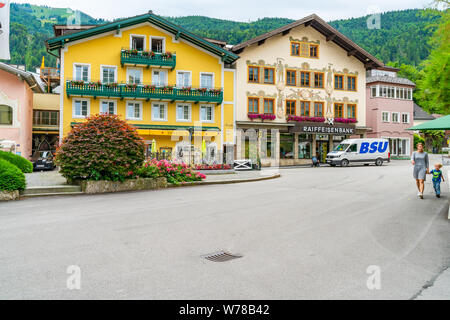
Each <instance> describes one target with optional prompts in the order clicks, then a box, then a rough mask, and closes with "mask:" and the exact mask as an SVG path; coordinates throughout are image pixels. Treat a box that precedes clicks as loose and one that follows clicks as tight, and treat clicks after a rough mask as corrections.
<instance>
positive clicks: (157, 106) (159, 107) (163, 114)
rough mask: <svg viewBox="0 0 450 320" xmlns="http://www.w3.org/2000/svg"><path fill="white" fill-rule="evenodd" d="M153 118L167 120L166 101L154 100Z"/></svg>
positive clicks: (154, 119)
mask: <svg viewBox="0 0 450 320" xmlns="http://www.w3.org/2000/svg"><path fill="white" fill-rule="evenodd" d="M152 120H153V121H167V105H166V104H165V103H161V102H154V103H153V104H152Z"/></svg>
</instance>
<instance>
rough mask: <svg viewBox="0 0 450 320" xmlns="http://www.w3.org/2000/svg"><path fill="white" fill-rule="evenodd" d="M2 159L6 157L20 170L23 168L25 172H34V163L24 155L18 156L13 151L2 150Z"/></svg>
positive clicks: (0, 156)
mask: <svg viewBox="0 0 450 320" xmlns="http://www.w3.org/2000/svg"><path fill="white" fill-rule="evenodd" d="M0 159H4V160H6V161H8V162H10V163H12V164H13V165H15V166H16V167H18V168H19V169H20V170H22V172H23V173H32V172H33V164H32V163H31V162H30V161H28V160H27V159H25V158H24V157H21V156H18V155H16V154H14V153H11V152H5V151H0Z"/></svg>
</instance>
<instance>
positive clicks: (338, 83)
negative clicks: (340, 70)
mask: <svg viewBox="0 0 450 320" xmlns="http://www.w3.org/2000/svg"><path fill="white" fill-rule="evenodd" d="M334 88H335V89H336V90H344V76H341V75H335V76H334Z"/></svg>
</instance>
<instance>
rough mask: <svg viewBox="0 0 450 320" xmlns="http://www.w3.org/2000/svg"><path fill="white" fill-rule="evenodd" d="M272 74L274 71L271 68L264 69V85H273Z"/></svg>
mask: <svg viewBox="0 0 450 320" xmlns="http://www.w3.org/2000/svg"><path fill="white" fill-rule="evenodd" d="M274 73H275V69H273V68H264V83H267V84H274V83H275V80H274Z"/></svg>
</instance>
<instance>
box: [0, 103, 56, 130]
mask: <svg viewBox="0 0 450 320" xmlns="http://www.w3.org/2000/svg"><path fill="white" fill-rule="evenodd" d="M0 110H1V106H0ZM0 112H1V111H0ZM0 118H1V115H0ZM33 125H44V126H57V125H59V111H46V110H34V111H33Z"/></svg>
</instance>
